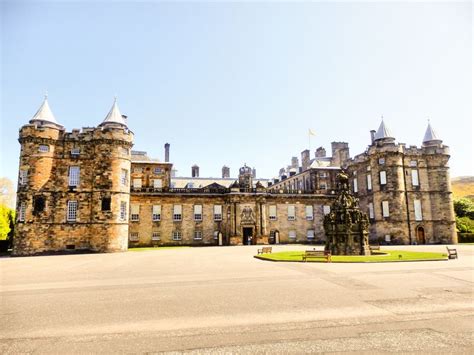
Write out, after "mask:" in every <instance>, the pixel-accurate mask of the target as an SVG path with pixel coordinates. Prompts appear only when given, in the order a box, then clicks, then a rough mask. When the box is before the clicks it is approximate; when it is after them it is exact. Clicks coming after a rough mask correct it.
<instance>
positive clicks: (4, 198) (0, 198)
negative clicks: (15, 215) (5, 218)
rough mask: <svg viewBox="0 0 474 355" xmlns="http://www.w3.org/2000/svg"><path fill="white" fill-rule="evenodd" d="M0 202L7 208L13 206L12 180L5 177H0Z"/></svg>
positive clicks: (13, 191)
mask: <svg viewBox="0 0 474 355" xmlns="http://www.w3.org/2000/svg"><path fill="white" fill-rule="evenodd" d="M0 204H1V205H4V206H6V207H8V208H15V190H14V188H13V182H12V181H11V180H10V179H8V178H6V177H0Z"/></svg>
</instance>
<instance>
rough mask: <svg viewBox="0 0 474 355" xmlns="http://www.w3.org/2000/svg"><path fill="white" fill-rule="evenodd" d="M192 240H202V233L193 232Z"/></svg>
mask: <svg viewBox="0 0 474 355" xmlns="http://www.w3.org/2000/svg"><path fill="white" fill-rule="evenodd" d="M194 240H202V231H200V230H199V231H194Z"/></svg>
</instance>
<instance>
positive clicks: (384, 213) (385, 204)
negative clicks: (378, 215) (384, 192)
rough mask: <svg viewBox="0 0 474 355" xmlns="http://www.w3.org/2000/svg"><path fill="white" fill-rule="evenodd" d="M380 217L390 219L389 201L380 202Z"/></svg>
mask: <svg viewBox="0 0 474 355" xmlns="http://www.w3.org/2000/svg"><path fill="white" fill-rule="evenodd" d="M381 205H382V217H383V218H389V217H390V204H389V201H387V200H385V201H382V203H381Z"/></svg>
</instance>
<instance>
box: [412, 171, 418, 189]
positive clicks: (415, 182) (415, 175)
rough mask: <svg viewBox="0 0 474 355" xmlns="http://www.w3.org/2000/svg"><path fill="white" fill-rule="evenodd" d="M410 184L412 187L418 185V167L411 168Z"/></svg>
mask: <svg viewBox="0 0 474 355" xmlns="http://www.w3.org/2000/svg"><path fill="white" fill-rule="evenodd" d="M411 185H412V186H413V187H419V186H420V175H419V173H418V169H411Z"/></svg>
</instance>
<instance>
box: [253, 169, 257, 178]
mask: <svg viewBox="0 0 474 355" xmlns="http://www.w3.org/2000/svg"><path fill="white" fill-rule="evenodd" d="M252 177H253V178H254V179H256V178H257V169H255V168H253V169H252Z"/></svg>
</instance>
